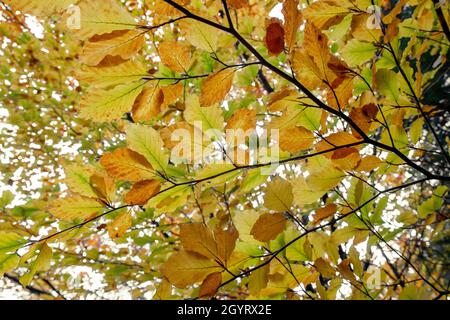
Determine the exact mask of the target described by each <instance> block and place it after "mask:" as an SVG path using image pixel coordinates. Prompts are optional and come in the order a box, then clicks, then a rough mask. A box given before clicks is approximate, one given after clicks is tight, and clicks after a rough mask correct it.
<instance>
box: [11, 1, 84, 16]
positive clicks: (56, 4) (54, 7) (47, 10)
mask: <svg viewBox="0 0 450 320" xmlns="http://www.w3.org/2000/svg"><path fill="white" fill-rule="evenodd" d="M3 2H4V3H6V4H7V5H8V6H11V7H12V8H13V9H15V10H20V11H22V12H26V13H31V14H32V15H36V16H47V15H51V14H53V13H60V12H61V11H63V10H66V9H67V8H69V6H70V5H71V4H73V3H75V2H77V1H76V0H20V1H18V0H4V1H3Z"/></svg>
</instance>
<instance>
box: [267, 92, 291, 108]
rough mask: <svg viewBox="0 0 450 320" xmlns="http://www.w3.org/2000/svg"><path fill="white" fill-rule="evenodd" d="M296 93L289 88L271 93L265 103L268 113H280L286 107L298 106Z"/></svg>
mask: <svg viewBox="0 0 450 320" xmlns="http://www.w3.org/2000/svg"><path fill="white" fill-rule="evenodd" d="M297 98H298V91H297V90H295V89H291V88H283V89H281V90H279V91H275V92H273V93H271V94H270V95H269V97H268V101H267V109H268V110H269V111H281V110H284V109H286V107H288V106H292V105H297V104H298V99H297Z"/></svg>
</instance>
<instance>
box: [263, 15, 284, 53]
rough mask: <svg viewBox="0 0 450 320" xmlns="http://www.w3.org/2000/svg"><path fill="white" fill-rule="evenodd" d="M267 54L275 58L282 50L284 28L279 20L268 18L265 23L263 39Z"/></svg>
mask: <svg viewBox="0 0 450 320" xmlns="http://www.w3.org/2000/svg"><path fill="white" fill-rule="evenodd" d="M264 43H265V44H266V47H267V50H269V54H271V55H273V56H277V55H279V54H280V53H282V52H283V50H284V28H283V23H282V21H281V20H280V19H277V18H270V19H269V20H268V21H267V22H266V36H265V37H264Z"/></svg>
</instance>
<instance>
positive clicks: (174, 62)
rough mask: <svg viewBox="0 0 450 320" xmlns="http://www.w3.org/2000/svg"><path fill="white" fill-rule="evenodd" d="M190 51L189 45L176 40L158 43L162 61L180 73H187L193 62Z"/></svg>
mask: <svg viewBox="0 0 450 320" xmlns="http://www.w3.org/2000/svg"><path fill="white" fill-rule="evenodd" d="M190 51H191V50H190V48H189V46H188V45H186V44H184V43H180V42H175V41H164V42H162V43H160V44H159V45H158V52H159V56H160V58H161V62H162V63H163V64H164V65H166V66H167V67H169V68H170V69H171V70H173V71H175V72H180V73H181V72H183V73H187V71H188V70H189V68H190V66H191V64H192V58H191V52H190Z"/></svg>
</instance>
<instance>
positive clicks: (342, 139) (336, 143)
mask: <svg viewBox="0 0 450 320" xmlns="http://www.w3.org/2000/svg"><path fill="white" fill-rule="evenodd" d="M355 142H358V139H357V138H355V137H354V136H352V135H351V134H350V133H347V132H336V133H332V134H330V135H328V136H326V137H324V139H323V140H321V141H319V142H318V143H317V144H316V151H317V152H320V151H325V150H329V149H333V148H336V147H340V146H345V145H348V144H352V143H355ZM324 155H325V156H326V157H328V158H331V156H332V155H333V153H331V152H328V153H325V154H324Z"/></svg>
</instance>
